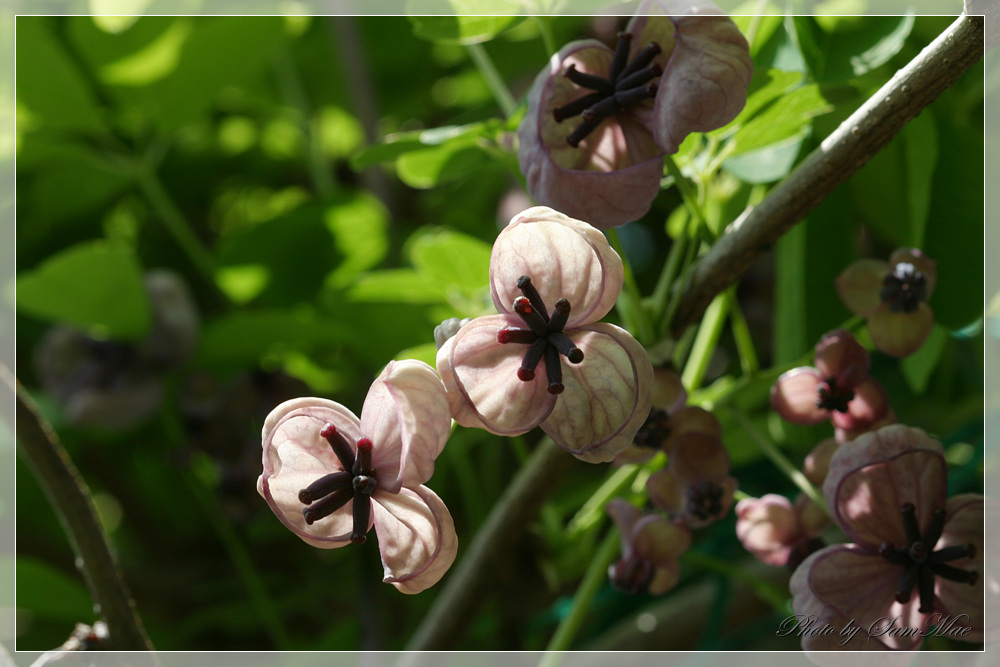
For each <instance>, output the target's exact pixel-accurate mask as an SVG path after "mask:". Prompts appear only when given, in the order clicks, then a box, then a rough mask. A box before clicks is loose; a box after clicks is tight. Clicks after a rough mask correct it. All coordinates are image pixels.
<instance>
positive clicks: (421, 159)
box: [396, 142, 489, 190]
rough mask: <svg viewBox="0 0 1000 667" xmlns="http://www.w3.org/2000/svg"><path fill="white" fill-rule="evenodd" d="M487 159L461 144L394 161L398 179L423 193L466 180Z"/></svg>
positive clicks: (479, 151) (406, 155)
mask: <svg viewBox="0 0 1000 667" xmlns="http://www.w3.org/2000/svg"><path fill="white" fill-rule="evenodd" d="M487 162H489V157H488V156H487V155H486V153H484V152H483V151H482V150H481V149H480V148H478V147H477V146H474V145H469V144H465V145H462V144H461V143H460V142H449V143H447V144H444V145H443V146H440V147H437V148H431V149H425V150H421V151H414V152H410V153H406V154H405V155H401V156H400V157H399V159H398V160H397V161H396V169H397V170H398V174H399V178H400V180H402V181H403V182H404V183H406V184H407V185H409V186H410V187H411V188H417V189H420V190H426V189H428V188H433V187H437V186H438V185H441V184H442V183H447V182H449V181H454V180H457V179H459V178H468V177H469V175H470V174H473V173H475V172H476V171H477V170H478V169H480V168H481V167H482V166H483V165H484V164H486V163H487Z"/></svg>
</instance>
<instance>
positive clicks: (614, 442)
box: [542, 323, 653, 463]
mask: <svg viewBox="0 0 1000 667" xmlns="http://www.w3.org/2000/svg"><path fill="white" fill-rule="evenodd" d="M567 333H568V335H569V337H570V338H571V339H572V340H573V342H574V343H575V344H576V346H577V347H578V348H579V349H580V350H582V351H583V354H584V358H583V361H582V362H581V363H579V364H570V363H563V364H562V372H563V385H564V386H565V389H564V391H563V392H562V393H561V394H559V397H558V400H556V404H555V407H554V408H553V409H552V412H551V413H550V414H549V416H548V417H547V418H546V420H545V422H544V423H543V424H542V430H543V431H545V432H546V433H547V434H548V435H549V436H550V437H551V438H552V439H553V440H555V441H556V443H557V444H559V445H560V446H561V447H563V448H564V449H566V450H568V451H569V452H570V453H572V454H573V455H574V456H576V457H577V458H579V459H582V460H584V461H588V462H590V463H595V462H607V461H611V460H612V459H614V458H615V456H616V455H617V454H618V453H619V452H620V451H622V450H623V449H625V448H626V447H627V446H628V445H629V444H630V443H631V442H632V439H633V438H634V437H635V434H636V432H637V431H638V430H639V427H641V426H642V424H643V423H644V422H645V421H646V417H647V416H648V415H649V410H650V393H651V388H652V384H653V366H652V364H650V362H649V356H648V355H647V354H646V350H645V348H643V347H642V345H640V344H639V343H638V342H637V341H636V340H635V339H634V338H632V336H631V335H630V334H629V333H628V332H627V331H625V330H624V329H621V328H619V327H616V326H615V325H613V324H605V323H597V324H592V325H590V326H586V327H581V328H580V329H577V330H575V331H571V332H567Z"/></svg>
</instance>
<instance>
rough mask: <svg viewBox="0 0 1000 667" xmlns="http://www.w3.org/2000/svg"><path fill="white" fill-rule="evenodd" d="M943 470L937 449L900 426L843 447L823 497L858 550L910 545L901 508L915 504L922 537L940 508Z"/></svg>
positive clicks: (923, 436) (832, 464) (917, 433)
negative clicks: (936, 510)
mask: <svg viewBox="0 0 1000 667" xmlns="http://www.w3.org/2000/svg"><path fill="white" fill-rule="evenodd" d="M946 473H947V469H946V465H945V460H944V450H943V449H942V448H941V444H940V443H939V442H938V441H937V440H934V439H933V438H931V437H929V436H928V435H927V434H926V433H924V432H923V431H921V430H920V429H916V428H910V427H908V426H903V425H901V424H895V425H892V426H886V427H885V428H882V429H879V430H878V431H873V432H871V433H865V434H864V435H861V436H860V437H858V439H857V440H852V441H851V442H845V443H844V444H842V445H841V446H840V448H839V449H838V450H837V452H836V453H835V454H834V455H833V457H832V458H831V459H830V472H829V473H828V474H827V477H826V482H824V483H823V494H824V496H826V502H827V504H828V505H829V507H830V511H831V512H832V513H833V517H834V519H835V520H836V521H837V523H838V524H839V525H840V527H841V528H843V530H844V532H846V533H847V535H848V536H849V537H850V538H851V539H852V540H853V541H855V542H857V543H858V544H860V545H862V546H865V547H867V548H869V549H871V550H873V551H877V550H878V548H879V547H880V546H881V545H882V543H883V542H891V543H892V544H894V545H896V546H900V547H901V546H904V545H906V544H908V543H909V541H908V540H907V539H906V534H905V532H904V531H903V521H902V518H901V517H900V514H899V512H900V508H901V507H902V506H903V504H904V503H913V505H914V507H915V508H916V516H917V522H918V524H919V525H920V530H921V534H923V532H924V531H926V530H927V526H928V525H929V523H930V520H931V515H932V513H933V512H934V510H935V509H936V508H940V507H944V502H945V491H946V488H945V483H946Z"/></svg>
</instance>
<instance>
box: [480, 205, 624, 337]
mask: <svg viewBox="0 0 1000 667" xmlns="http://www.w3.org/2000/svg"><path fill="white" fill-rule="evenodd" d="M521 276H528V277H529V278H531V282H532V284H533V285H534V286H535V289H537V290H538V294H539V296H541V298H542V301H544V302H545V305H546V307H547V308H550V309H551V308H553V307H554V306H555V304H556V301H558V300H559V299H566V300H567V301H569V303H570V307H571V310H570V314H569V320H568V321H567V323H566V327H565V328H566V329H574V328H576V327H577V326H579V325H580V324H589V323H591V322H596V321H597V320H599V319H601V318H602V317H604V316H605V315H607V314H608V312H609V311H610V310H611V308H612V307H614V305H615V301H617V300H618V295H619V294H621V291H622V283H623V282H624V280H625V273H624V269H623V267H622V260H621V258H620V257H619V256H618V253H616V252H615V251H614V250H613V249H612V248H611V244H609V243H608V240H607V239H606V238H605V237H604V234H602V233H601V232H599V231H597V230H596V229H594V228H593V227H592V226H591V225H588V224H587V223H585V222H581V221H579V220H574V219H573V218H570V217H567V216H565V215H563V214H562V213H559V212H558V211H553V210H552V209H550V208H546V207H544V206H536V207H534V208H529V209H528V210H527V211H524V212H522V213H520V214H518V215H516V216H514V219H513V220H511V221H510V224H509V225H507V227H506V228H504V230H503V231H502V232H500V235H499V236H497V240H496V242H495V243H494V244H493V253H492V255H490V290H491V292H492V296H493V304H494V305H495V306H496V308H497V310H498V311H500V313H501V314H507V315H512V314H513V313H514V307H513V304H514V299H516V298H517V297H519V296H521V290H519V289H518V287H517V281H518V278H520V277H521ZM546 314H548V313H546Z"/></svg>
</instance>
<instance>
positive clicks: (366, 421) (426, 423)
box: [361, 360, 451, 493]
mask: <svg viewBox="0 0 1000 667" xmlns="http://www.w3.org/2000/svg"><path fill="white" fill-rule="evenodd" d="M361 432H362V433H364V434H365V436H366V437H368V438H370V439H371V441H372V443H373V447H372V465H373V467H374V468H375V469H376V470H377V471H378V483H379V487H380V488H382V489H383V490H385V491H388V492H389V493H396V492H397V491H399V488H400V487H401V486H418V485H420V484H423V483H424V482H426V481H427V480H428V479H430V478H431V475H433V474H434V459H436V458H437V457H438V454H440V453H441V450H442V449H444V445H445V443H446V442H447V441H448V436H449V435H451V410H450V408H449V407H448V398H447V396H446V395H445V390H444V385H443V384H442V383H441V379H440V378H439V377H438V375H437V373H435V372H434V369H433V368H431V367H430V366H428V365H427V364H425V363H424V362H422V361H414V360H405V361H390V362H389V364H388V365H387V366H386V367H385V369H384V370H383V371H382V373H381V374H380V375H379V376H378V378H377V379H376V380H375V382H373V383H372V386H371V388H370V389H369V390H368V396H367V397H366V398H365V404H364V407H363V408H362V410H361Z"/></svg>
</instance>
